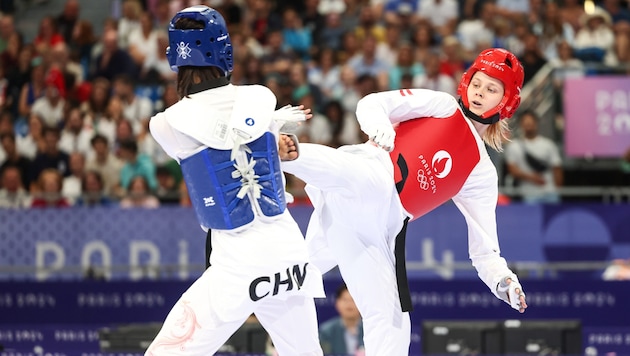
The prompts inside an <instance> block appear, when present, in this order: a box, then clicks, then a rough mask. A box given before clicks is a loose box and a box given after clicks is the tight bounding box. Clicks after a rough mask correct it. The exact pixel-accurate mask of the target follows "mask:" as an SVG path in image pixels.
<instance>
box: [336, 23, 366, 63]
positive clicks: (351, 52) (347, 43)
mask: <svg viewBox="0 0 630 356" xmlns="http://www.w3.org/2000/svg"><path fill="white" fill-rule="evenodd" d="M360 49H361V48H360V44H359V39H358V37H357V34H356V33H355V32H354V31H346V33H344V34H343V37H342V38H341V49H340V50H339V51H338V53H337V56H338V59H339V64H340V65H342V64H343V65H345V64H347V62H348V60H349V59H350V58H352V57H354V56H356V55H357V54H359V52H360Z"/></svg>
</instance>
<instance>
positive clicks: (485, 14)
mask: <svg viewBox="0 0 630 356" xmlns="http://www.w3.org/2000/svg"><path fill="white" fill-rule="evenodd" d="M474 2H475V1H473V3H474ZM480 4H481V5H480V6H479V9H478V10H477V9H475V7H474V6H466V7H465V8H464V17H463V19H461V20H460V21H459V24H458V25H457V28H456V30H455V34H456V35H457V37H458V38H459V40H460V43H461V44H462V49H463V50H464V51H465V56H464V57H465V58H466V60H469V61H472V60H473V59H474V58H475V57H476V56H477V53H479V51H480V50H481V49H482V48H486V47H489V46H491V45H492V43H494V40H495V33H494V22H495V20H496V5H495V4H494V2H492V1H483V2H481V3H480Z"/></svg>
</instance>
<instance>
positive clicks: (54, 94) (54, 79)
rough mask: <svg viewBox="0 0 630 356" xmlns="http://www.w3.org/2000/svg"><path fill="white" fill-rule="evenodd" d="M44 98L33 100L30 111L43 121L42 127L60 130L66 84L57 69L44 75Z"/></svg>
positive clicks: (64, 105)
mask: <svg viewBox="0 0 630 356" xmlns="http://www.w3.org/2000/svg"><path fill="white" fill-rule="evenodd" d="M45 83H46V87H45V90H44V96H42V97H41V98H39V99H37V100H35V102H34V103H33V106H32V108H31V111H32V112H33V113H34V114H37V115H38V116H39V117H41V118H42V120H43V121H44V125H46V126H51V127H58V128H61V127H62V126H63V118H64V111H65V109H66V99H65V96H66V84H65V79H64V78H63V74H62V73H61V71H60V70H59V69H58V68H51V69H50V70H49V71H48V73H47V74H46V81H45Z"/></svg>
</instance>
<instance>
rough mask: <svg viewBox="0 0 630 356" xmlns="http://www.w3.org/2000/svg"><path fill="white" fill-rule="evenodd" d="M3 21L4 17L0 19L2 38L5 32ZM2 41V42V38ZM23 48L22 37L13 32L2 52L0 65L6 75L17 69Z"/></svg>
mask: <svg viewBox="0 0 630 356" xmlns="http://www.w3.org/2000/svg"><path fill="white" fill-rule="evenodd" d="M2 19H3V17H0V36H1V35H2V31H3V29H2V26H3V23H2ZM0 40H2V38H1V37H0ZM22 46H23V41H22V35H21V34H20V33H18V32H12V33H11V34H10V35H9V36H8V38H7V40H6V45H5V46H4V49H3V50H0V53H1V54H0V61H1V63H0V64H1V66H2V69H3V70H4V73H5V75H6V74H9V73H10V72H11V71H12V70H14V69H15V68H17V66H18V61H19V56H20V50H21V49H22Z"/></svg>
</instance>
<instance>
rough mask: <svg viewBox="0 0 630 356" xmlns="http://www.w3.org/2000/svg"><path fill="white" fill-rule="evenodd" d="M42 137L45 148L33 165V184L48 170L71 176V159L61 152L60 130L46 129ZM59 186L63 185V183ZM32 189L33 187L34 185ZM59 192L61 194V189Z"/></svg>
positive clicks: (38, 154) (63, 175) (54, 128)
mask: <svg viewBox="0 0 630 356" xmlns="http://www.w3.org/2000/svg"><path fill="white" fill-rule="evenodd" d="M42 136H43V138H44V148H43V150H42V151H40V152H38V153H37V155H36V156H35V159H34V160H33V162H32V164H31V182H36V181H37V180H38V177H39V176H40V175H41V173H42V172H43V171H44V170H46V169H48V168H51V169H55V170H57V171H58V172H59V173H60V174H61V176H62V177H67V176H69V175H70V169H69V167H70V163H69V160H70V157H69V156H68V154H67V153H65V152H63V151H61V150H59V129H57V128H56V127H45V128H44V129H43V131H42ZM59 184H60V185H61V182H60V183H59ZM31 187H33V184H32V183H31ZM59 191H60V192H61V187H60V188H59Z"/></svg>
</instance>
